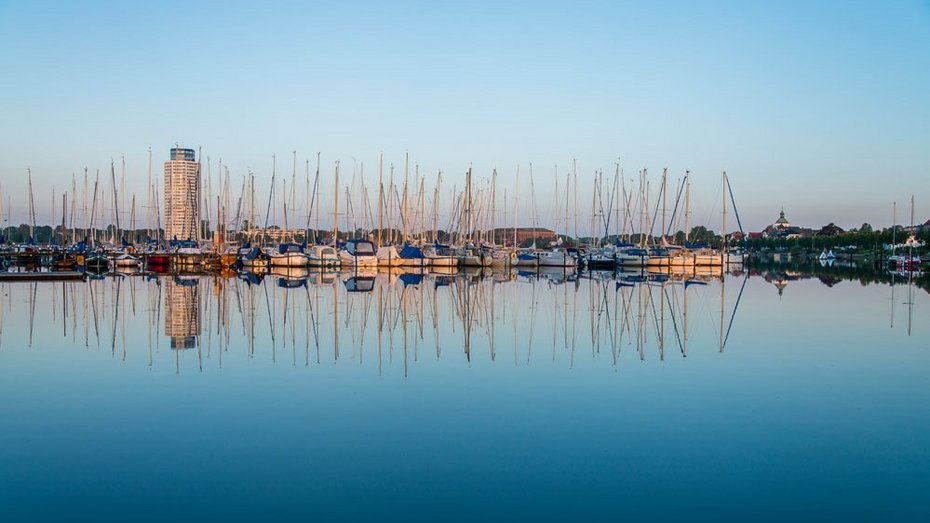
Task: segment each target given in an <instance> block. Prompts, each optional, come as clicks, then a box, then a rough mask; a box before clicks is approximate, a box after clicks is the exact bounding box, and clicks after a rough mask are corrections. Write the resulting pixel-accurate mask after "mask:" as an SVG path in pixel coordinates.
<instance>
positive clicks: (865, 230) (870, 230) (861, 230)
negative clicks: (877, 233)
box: [859, 222, 872, 233]
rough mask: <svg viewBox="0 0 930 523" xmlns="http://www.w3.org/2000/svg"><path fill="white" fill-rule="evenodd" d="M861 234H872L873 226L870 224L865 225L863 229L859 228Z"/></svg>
mask: <svg viewBox="0 0 930 523" xmlns="http://www.w3.org/2000/svg"><path fill="white" fill-rule="evenodd" d="M859 232H865V233H870V232H872V226H871V225H869V224H868V222H866V223H863V224H862V227H859Z"/></svg>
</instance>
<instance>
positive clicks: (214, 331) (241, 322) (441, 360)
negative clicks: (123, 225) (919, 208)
mask: <svg viewBox="0 0 930 523" xmlns="http://www.w3.org/2000/svg"><path fill="white" fill-rule="evenodd" d="M303 276H304V275H302V274H296V275H295V274H282V275H268V276H265V277H264V278H263V279H261V280H259V279H258V278H253V279H252V280H251V281H250V280H249V279H247V278H245V277H231V278H219V277H213V276H182V277H171V276H167V277H158V278H146V277H142V276H126V277H108V278H105V279H102V280H99V281H91V282H87V283H54V284H53V283H37V284H36V283H5V284H0V290H2V302H0V397H2V400H0V519H2V520H3V521H33V520H59V521H62V520H75V519H93V520H114V519H120V520H164V519H166V518H172V519H177V518H181V519H193V518H210V519H226V520H267V519H269V518H273V519H295V520H311V519H317V520H323V521H329V520H351V521H357V520H374V519H379V520H380V519H387V520H401V521H403V520H408V521H435V520H471V521H475V520H536V521H539V520H544V521H565V520H578V519H584V520H588V519H597V520H619V519H631V520H644V519H646V518H650V519H658V520H682V519H684V518H687V519H689V520H691V519H697V520H704V519H736V518H740V519H746V520H784V519H788V518H792V519H799V520H810V519H821V520H823V519H829V520H836V519H847V520H913V521H928V520H930V505H928V503H927V500H928V499H930V415H928V407H927V406H928V405H930V330H928V326H927V321H926V318H927V311H928V310H930V294H928V293H927V291H926V290H923V289H922V288H920V287H919V286H916V285H910V286H909V285H907V284H906V283H905V284H901V283H900V282H898V284H896V285H894V286H892V285H889V284H887V283H871V284H864V283H861V282H860V281H855V280H842V279H839V278H834V277H828V278H824V277H821V278H809V277H798V275H794V274H788V273H780V272H764V273H759V274H753V275H752V276H750V275H748V274H736V275H728V276H726V277H725V278H724V279H723V280H722V281H721V280H720V279H714V278H710V277H706V278H701V277H699V278H692V279H690V280H689V281H688V282H687V283H686V282H684V281H681V280H675V279H672V280H669V281H661V278H657V279H654V280H653V281H646V282H642V281H639V280H641V278H637V277H631V278H620V279H617V278H615V277H614V276H612V275H595V276H592V277H588V276H585V277H581V278H566V277H565V276H564V275H562V274H559V273H554V274H549V275H543V276H542V277H532V276H528V275H519V274H506V275H505V274H494V275H487V276H484V277H480V276H476V275H457V276H447V275H426V276H419V275H412V274H406V275H398V274H388V273H380V274H378V275H377V276H375V277H368V276H367V275H362V276H360V277H353V275H351V274H347V273H346V274H329V275H319V274H315V275H311V276H310V277H309V278H307V279H304V278H303Z"/></svg>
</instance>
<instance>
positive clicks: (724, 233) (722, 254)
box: [720, 171, 727, 351]
mask: <svg viewBox="0 0 930 523" xmlns="http://www.w3.org/2000/svg"><path fill="white" fill-rule="evenodd" d="M721 180H722V187H723V191H722V192H721V195H722V196H723V198H722V199H723V224H722V227H723V230H722V231H721V233H720V237H721V239H722V240H723V245H722V246H721V247H720V262H721V263H722V267H723V269H721V271H726V256H727V172H726V171H723V176H722V178H721ZM722 299H723V298H722V297H721V300H722ZM722 350H723V347H722V346H721V351H722Z"/></svg>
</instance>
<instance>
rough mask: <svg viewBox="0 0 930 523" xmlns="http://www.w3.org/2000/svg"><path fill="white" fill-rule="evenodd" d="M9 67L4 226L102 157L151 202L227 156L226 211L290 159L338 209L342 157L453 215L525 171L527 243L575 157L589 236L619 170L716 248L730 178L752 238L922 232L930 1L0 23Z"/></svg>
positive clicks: (282, 11)
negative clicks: (670, 185)
mask: <svg viewBox="0 0 930 523" xmlns="http://www.w3.org/2000/svg"><path fill="white" fill-rule="evenodd" d="M0 68H2V70H3V71H4V74H3V81H0V115H2V117H0V121H2V125H0V190H2V193H3V200H4V202H3V205H4V211H3V212H4V214H6V213H7V212H8V211H9V212H11V214H12V217H11V219H12V221H13V222H14V223H21V222H24V221H26V219H27V213H26V203H25V202H26V198H27V196H28V188H27V182H26V172H27V171H26V170H27V169H30V170H31V172H32V176H33V186H34V189H33V192H34V195H35V196H34V197H35V201H36V206H37V214H38V222H39V223H48V222H50V221H51V220H52V211H51V202H52V196H51V194H52V190H53V187H54V188H55V190H56V191H57V193H56V194H57V195H59V197H60V194H61V191H62V190H63V189H70V186H71V178H72V174H75V175H77V177H78V184H79V186H80V185H81V184H82V183H83V182H82V179H83V169H84V168H85V167H87V168H88V169H89V170H90V173H91V176H92V177H93V175H94V173H95V172H96V170H97V169H100V171H101V177H102V178H105V177H108V176H109V166H110V161H111V159H114V160H115V161H116V163H117V169H119V166H120V163H121V158H125V161H126V186H127V191H126V192H128V193H136V194H137V198H138V199H139V200H140V201H141V200H142V199H144V198H145V194H146V184H147V181H146V180H147V165H148V150H149V148H150V147H151V149H152V151H153V158H154V160H153V161H154V170H155V175H156V176H160V175H161V169H162V167H161V166H162V163H163V162H164V161H165V160H166V159H167V156H168V149H169V148H170V147H172V146H174V145H175V144H181V145H184V146H189V147H192V148H199V149H200V150H201V151H202V154H203V156H204V159H206V157H207V156H209V157H210V159H211V162H212V165H213V166H214V167H216V165H217V161H218V159H220V158H222V160H223V163H224V164H225V165H226V166H227V167H228V168H229V171H230V176H231V179H232V180H233V183H232V185H233V186H234V187H235V188H236V192H238V188H239V187H240V186H241V179H242V177H243V176H244V175H245V173H246V172H248V170H250V169H251V170H252V171H253V172H254V173H255V174H256V177H257V178H258V179H259V182H258V183H259V185H260V187H262V188H263V189H262V190H263V191H265V194H267V187H268V185H270V183H269V180H270V175H271V163H272V162H271V157H272V154H276V155H277V158H278V172H279V174H287V173H289V171H290V169H291V162H292V154H293V151H297V157H298V162H299V163H300V165H301V166H303V165H305V164H304V161H305V159H311V163H312V164H315V158H316V154H317V153H318V152H319V153H320V155H321V161H322V165H323V168H322V175H323V178H322V184H323V185H324V187H328V186H330V184H332V172H333V166H334V163H335V162H336V161H337V160H339V161H340V162H341V164H342V166H343V173H345V172H346V171H347V169H351V167H348V166H351V165H353V163H354V164H355V165H360V164H361V163H364V165H365V176H366V180H368V183H369V185H373V184H374V180H375V177H376V176H377V165H378V158H379V155H380V154H382V153H383V154H384V159H385V160H384V161H385V165H386V169H387V168H388V167H387V166H389V165H390V164H392V163H393V164H394V165H395V168H396V169H402V168H403V162H404V154H405V152H409V155H410V159H411V165H413V164H416V165H417V166H418V167H419V169H420V172H421V173H428V176H427V180H428V181H427V190H428V191H430V190H431V189H432V182H433V181H434V179H435V173H437V172H438V171H439V170H442V171H443V187H442V190H443V192H448V193H451V191H452V189H453V187H456V188H458V189H460V188H461V187H462V186H463V184H464V180H465V177H464V173H465V171H466V170H467V169H468V168H469V167H472V168H473V170H474V173H475V177H476V179H487V178H488V177H489V176H490V173H491V170H492V169H494V168H496V169H497V170H498V175H499V178H498V182H499V189H498V190H499V193H502V191H503V190H504V189H506V190H508V191H509V192H508V196H507V198H508V199H510V201H511V203H507V205H508V206H512V200H513V198H514V196H515V193H517V194H518V195H519V196H517V197H518V198H519V201H520V205H521V208H526V207H527V206H529V205H530V204H529V202H530V200H531V199H533V195H532V193H533V191H531V190H530V186H529V183H528V181H529V180H528V178H529V177H528V170H529V165H530V162H532V164H533V169H534V188H535V200H536V201H537V208H538V212H539V214H540V216H541V219H540V221H541V223H540V224H541V225H545V224H546V222H547V220H548V219H549V218H547V216H549V215H551V214H552V213H553V212H554V210H555V205H556V204H555V202H556V201H557V198H561V195H562V194H563V193H562V192H559V193H556V187H555V185H556V183H555V180H556V179H559V180H560V181H559V185H560V187H561V190H562V191H564V189H565V187H564V176H565V174H566V173H567V172H568V171H569V170H570V169H571V166H572V163H573V160H574V161H575V162H576V165H577V172H578V180H579V181H578V201H579V204H578V208H577V210H575V211H574V212H576V213H577V214H579V215H587V214H590V202H591V194H592V192H593V179H594V173H595V172H597V171H598V170H603V171H604V173H605V176H606V177H612V176H613V173H614V171H615V169H616V165H617V164H618V163H619V166H620V168H622V169H623V178H624V180H627V183H630V182H629V181H630V180H633V179H638V172H639V171H640V170H641V169H643V168H646V169H648V173H649V180H650V186H651V188H652V189H651V196H653V197H654V196H655V194H656V191H655V189H654V188H655V187H657V186H658V184H659V177H660V175H661V172H662V169H663V168H667V169H668V172H669V173H670V174H669V176H670V178H671V179H672V180H673V181H674V180H677V179H679V178H680V177H681V176H683V174H684V172H685V171H686V170H688V171H690V172H691V175H692V187H693V195H694V197H693V202H692V205H693V207H694V209H695V211H694V215H693V222H706V223H707V225H709V226H711V227H712V228H715V229H717V228H718V227H717V224H718V223H719V219H720V211H721V209H720V200H721V198H720V196H721V189H720V185H721V184H720V181H721V173H722V172H723V171H726V172H727V174H728V176H729V178H730V182H731V184H732V187H733V193H734V196H735V200H736V203H737V206H738V210H739V213H740V218H741V221H742V223H743V226H744V228H745V229H747V230H760V229H762V228H763V227H765V226H766V225H768V224H770V223H772V222H773V221H774V220H775V218H777V215H778V211H779V209H780V208H782V207H784V209H785V212H786V214H787V217H788V219H789V220H790V221H791V222H792V223H795V224H798V225H803V226H812V227H813V226H817V227H819V226H821V225H824V224H826V223H828V222H835V223H837V224H838V225H840V226H841V227H846V228H848V227H858V226H859V225H860V224H862V223H863V222H869V223H871V224H873V225H876V226H887V225H889V224H890V223H891V219H892V202H894V201H897V202H898V217H899V220H898V221H899V222H907V221H909V216H908V213H909V201H910V197H911V196H912V195H914V197H915V201H916V207H917V220H918V221H920V222H923V221H926V220H927V219H928V218H930V94H928V93H930V2H928V1H926V0H924V1H905V0H902V1H888V2H848V1H837V2H830V1H823V2H806V1H797V2H795V1H779V2H715V1H703V2H702V1H694V2H688V1H682V2H673V1H667V2H661V1H660V2H584V1H581V2H579V1H573V2H482V1H470V2H441V3H437V2H348V1H347V2H329V3H326V2H314V3H305V2H293V3H288V2H268V3H265V2H235V1H228V2H196V3H191V2H158V3H155V2H53V1H47V2H39V1H29V2H25V1H23V2H20V1H3V0H0ZM518 166H519V169H520V175H519V178H517V168H518ZM311 168H313V167H311ZM556 169H558V171H556ZM204 170H206V166H205V167H204ZM214 172H215V171H214ZM556 172H558V174H556ZM78 190H79V192H80V190H81V189H80V187H79V189H78ZM631 190H633V189H632V185H631ZM369 191H376V189H371V188H370V189H369ZM559 201H561V200H559ZM123 211H124V212H125V209H123ZM140 212H141V211H140ZM559 212H560V213H564V212H565V211H564V209H563V210H560V211H559ZM58 215H59V216H60V211H58ZM58 219H60V218H58ZM58 219H56V221H57V220H58ZM521 221H523V222H526V221H528V220H527V219H523V220H521ZM511 223H512V220H510V219H508V220H507V221H506V223H502V224H501V225H511ZM529 224H530V223H521V225H529Z"/></svg>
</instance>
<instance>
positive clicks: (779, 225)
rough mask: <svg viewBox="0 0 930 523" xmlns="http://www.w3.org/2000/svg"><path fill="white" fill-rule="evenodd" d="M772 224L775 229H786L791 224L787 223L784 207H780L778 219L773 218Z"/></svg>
mask: <svg viewBox="0 0 930 523" xmlns="http://www.w3.org/2000/svg"><path fill="white" fill-rule="evenodd" d="M774 226H775V228H776V229H787V228H788V227H791V224H790V223H788V219H787V218H785V208H784V207H782V208H781V212H780V213H779V214H778V219H777V220H775V223H774Z"/></svg>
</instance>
